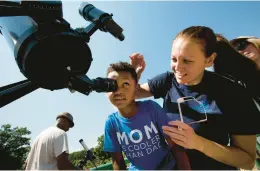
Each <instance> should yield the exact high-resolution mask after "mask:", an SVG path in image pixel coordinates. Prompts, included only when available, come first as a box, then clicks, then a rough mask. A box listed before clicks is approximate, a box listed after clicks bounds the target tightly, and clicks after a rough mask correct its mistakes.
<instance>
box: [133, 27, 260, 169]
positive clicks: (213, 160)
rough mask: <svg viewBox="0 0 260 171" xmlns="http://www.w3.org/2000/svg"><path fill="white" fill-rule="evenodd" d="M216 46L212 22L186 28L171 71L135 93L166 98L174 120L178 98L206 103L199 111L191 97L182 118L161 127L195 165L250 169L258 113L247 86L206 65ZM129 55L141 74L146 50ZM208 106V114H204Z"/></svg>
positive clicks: (176, 44)
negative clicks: (240, 84)
mask: <svg viewBox="0 0 260 171" xmlns="http://www.w3.org/2000/svg"><path fill="white" fill-rule="evenodd" d="M218 50H220V49H218V44H217V41H216V36H215V33H214V32H213V31H212V30H211V29H210V28H208V27H203V26H192V27H189V28H186V29H184V30H183V31H181V32H180V33H179V34H178V35H177V36H176V37H175V39H174V41H173V44H172V54H171V68H172V71H173V72H165V73H163V74H160V75H158V76H156V77H154V78H152V79H151V80H149V81H148V83H145V84H143V85H141V86H140V89H139V91H138V92H137V94H136V97H137V98H144V97H150V96H154V97H155V98H163V99H164V103H163V107H164V108H165V109H166V110H167V112H168V113H169V114H168V115H169V116H170V117H171V116H172V117H173V120H174V117H175V116H176V115H180V112H179V109H178V104H177V100H178V99H179V98H181V97H187V96H188V97H192V98H194V99H195V101H199V102H200V104H203V108H204V111H201V110H200V108H199V107H198V105H194V102H193V101H190V102H185V103H182V104H181V108H182V115H183V118H184V119H183V120H184V122H181V121H178V120H177V121H171V122H169V126H165V127H163V129H164V132H165V134H167V135H168V136H169V137H170V138H171V140H172V141H173V142H174V143H176V144H178V145H180V146H182V147H184V148H186V149H187V154H188V157H189V159H190V164H191V168H192V169H195V170H197V169H198V170H202V169H207V170H220V169H221V170H222V169H224V170H228V169H236V168H243V169H251V168H253V166H254V160H255V150H256V147H255V144H256V136H255V134H256V133H259V132H260V131H259V128H254V127H255V125H256V122H257V120H259V119H260V118H259V116H260V114H259V111H258V110H257V108H256V107H255V104H254V102H253V100H252V98H251V97H250V96H249V95H248V93H247V92H246V91H245V89H244V88H242V87H241V86H239V85H237V84H236V83H235V82H233V81H230V80H229V79H226V78H224V77H221V76H220V75H217V74H216V73H213V72H209V71H205V68H206V67H210V66H212V64H213V63H214V59H215V58H216V56H217V53H218ZM130 59H131V63H132V65H133V66H134V67H135V68H136V71H137V73H138V74H139V75H141V73H142V71H143V70H144V68H145V62H144V60H143V56H142V55H140V54H138V53H135V54H133V55H131V56H130ZM204 112H205V114H206V115H205V116H206V118H204V119H201V118H202V116H204ZM185 121H195V122H196V123H195V124H187V123H185ZM198 121H199V122H198ZM253 125H254V126H253ZM229 144H230V145H229Z"/></svg>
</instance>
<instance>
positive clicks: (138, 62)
mask: <svg viewBox="0 0 260 171" xmlns="http://www.w3.org/2000/svg"><path fill="white" fill-rule="evenodd" d="M129 58H130V64H131V65H132V66H133V67H134V68H135V71H136V73H137V76H138V79H139V78H140V76H141V74H142V72H143V71H144V69H145V61H144V56H143V55H142V54H140V53H133V54H132V55H130V56H129Z"/></svg>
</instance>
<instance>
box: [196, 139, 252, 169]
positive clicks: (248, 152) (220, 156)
mask: <svg viewBox="0 0 260 171" xmlns="http://www.w3.org/2000/svg"><path fill="white" fill-rule="evenodd" d="M199 141H200V143H199V144H200V145H199V147H198V148H197V150H199V151H201V152H202V153H204V154H205V155H207V156H209V157H211V158H213V159H215V160H217V161H219V162H222V163H225V164H227V165H230V166H234V167H237V168H242V169H246V170H251V169H252V168H253V167H254V165H255V158H256V153H255V152H256V136H255V135H232V137H231V146H224V145H220V144H218V143H215V142H213V141H210V140H208V139H205V138H203V137H199Z"/></svg>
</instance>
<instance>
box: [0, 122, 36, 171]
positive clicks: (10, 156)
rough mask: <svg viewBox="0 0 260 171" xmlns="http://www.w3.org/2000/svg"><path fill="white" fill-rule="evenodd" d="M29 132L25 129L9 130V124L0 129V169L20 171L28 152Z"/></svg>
mask: <svg viewBox="0 0 260 171" xmlns="http://www.w3.org/2000/svg"><path fill="white" fill-rule="evenodd" d="M30 134H31V132H30V131H29V130H27V128H26V127H24V128H23V127H15V128H11V125H10V124H6V125H2V126H1V128H0V168H1V169H2V170H5V169H9V170H10V169H12V170H14V169H22V166H23V164H24V161H25V160H26V157H27V154H28V152H29V150H30V138H29V137H27V136H28V135H30Z"/></svg>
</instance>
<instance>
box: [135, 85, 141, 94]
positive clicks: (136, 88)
mask: <svg viewBox="0 0 260 171" xmlns="http://www.w3.org/2000/svg"><path fill="white" fill-rule="evenodd" d="M139 89H140V84H139V83H136V86H135V92H137V91H138V90H139Z"/></svg>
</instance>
